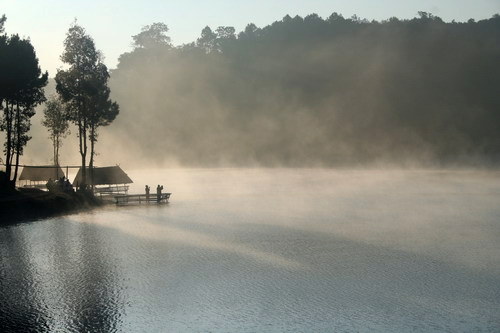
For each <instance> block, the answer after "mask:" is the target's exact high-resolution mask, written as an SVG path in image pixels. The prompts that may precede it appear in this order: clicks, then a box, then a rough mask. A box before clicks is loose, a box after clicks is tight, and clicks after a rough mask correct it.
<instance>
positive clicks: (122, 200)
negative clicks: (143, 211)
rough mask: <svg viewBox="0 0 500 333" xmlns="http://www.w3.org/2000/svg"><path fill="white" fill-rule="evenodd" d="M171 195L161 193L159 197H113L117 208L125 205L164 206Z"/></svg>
mask: <svg viewBox="0 0 500 333" xmlns="http://www.w3.org/2000/svg"><path fill="white" fill-rule="evenodd" d="M171 194H172V193H162V194H161V195H160V196H159V197H158V196H157V195H156V194H150V195H148V196H146V194H120V195H115V203H116V204H117V205H118V206H125V205H143V204H144V205H151V204H157V205H161V204H166V203H168V199H170V195H171Z"/></svg>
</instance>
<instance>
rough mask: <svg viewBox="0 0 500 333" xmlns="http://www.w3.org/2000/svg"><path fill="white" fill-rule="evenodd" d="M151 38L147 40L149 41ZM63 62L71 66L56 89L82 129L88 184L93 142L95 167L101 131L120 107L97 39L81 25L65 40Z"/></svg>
mask: <svg viewBox="0 0 500 333" xmlns="http://www.w3.org/2000/svg"><path fill="white" fill-rule="evenodd" d="M145 39H147V38H145ZM64 47H65V50H64V52H63V54H62V55H61V60H62V61H63V62H65V63H66V64H68V65H69V68H68V69H67V70H59V71H58V72H57V75H56V90H57V92H58V93H59V95H60V96H61V99H62V100H63V101H64V103H65V106H66V118H67V119H68V120H69V121H71V122H72V123H74V124H75V125H76V126H77V128H78V138H79V151H80V155H81V160H82V184H80V186H81V187H83V188H85V187H86V185H87V183H88V179H87V178H88V177H87V173H86V166H87V154H88V150H89V143H90V161H89V166H90V170H92V168H93V166H94V155H95V143H96V141H97V134H98V133H97V130H98V128H99V127H101V126H107V125H109V124H110V123H111V122H112V121H113V120H114V119H115V117H116V115H117V114H118V104H117V103H115V102H112V101H111V100H110V99H109V94H110V89H109V88H108V86H107V82H108V79H109V74H108V69H107V67H106V66H105V65H104V64H103V62H102V55H101V53H100V52H99V51H98V50H97V49H96V47H95V44H94V40H93V39H92V38H91V37H90V36H89V35H88V34H87V33H86V32H85V29H83V28H82V27H81V26H79V25H77V24H76V23H74V24H73V25H72V26H71V27H70V28H69V30H68V33H67V36H66V39H65V41H64Z"/></svg>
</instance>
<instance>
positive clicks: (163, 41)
mask: <svg viewBox="0 0 500 333" xmlns="http://www.w3.org/2000/svg"><path fill="white" fill-rule="evenodd" d="M167 32H168V26H167V25H166V24H165V23H153V24H151V25H147V26H145V27H143V28H142V30H141V32H140V33H138V34H137V35H135V36H132V39H133V40H134V46H135V47H136V48H152V47H158V46H167V47H170V46H171V42H170V37H168V36H167Z"/></svg>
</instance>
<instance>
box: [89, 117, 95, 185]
mask: <svg viewBox="0 0 500 333" xmlns="http://www.w3.org/2000/svg"><path fill="white" fill-rule="evenodd" d="M94 147H95V126H94V125H92V126H91V127H90V162H89V170H90V180H91V184H92V188H94Z"/></svg>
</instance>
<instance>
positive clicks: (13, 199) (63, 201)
mask: <svg viewBox="0 0 500 333" xmlns="http://www.w3.org/2000/svg"><path fill="white" fill-rule="evenodd" d="M103 205H104V203H103V201H102V200H100V199H98V198H96V197H95V196H93V195H91V194H88V193H81V192H74V193H64V192H58V193H52V192H44V191H41V190H24V189H23V190H21V191H19V190H16V191H12V192H7V193H0V227H5V226H9V225H13V224H16V223H20V222H30V221H36V220H39V219H43V218H49V217H54V216H59V215H65V214H71V213H76V212H79V211H86V210H91V209H94V208H97V207H101V206H103Z"/></svg>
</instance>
